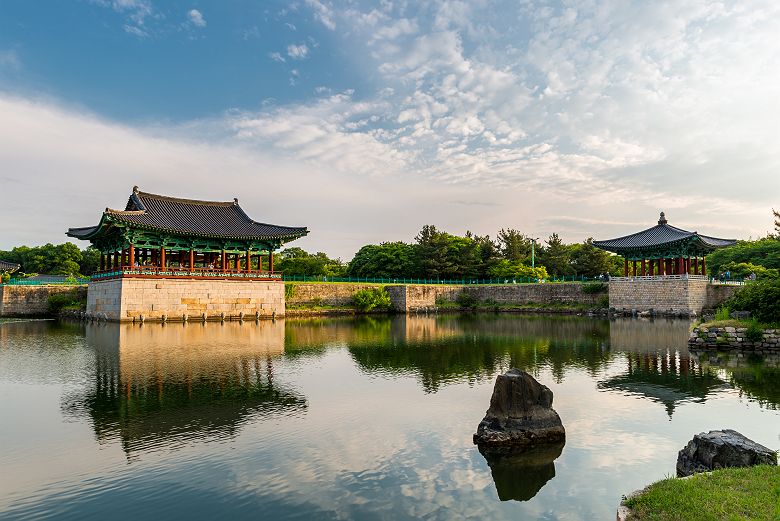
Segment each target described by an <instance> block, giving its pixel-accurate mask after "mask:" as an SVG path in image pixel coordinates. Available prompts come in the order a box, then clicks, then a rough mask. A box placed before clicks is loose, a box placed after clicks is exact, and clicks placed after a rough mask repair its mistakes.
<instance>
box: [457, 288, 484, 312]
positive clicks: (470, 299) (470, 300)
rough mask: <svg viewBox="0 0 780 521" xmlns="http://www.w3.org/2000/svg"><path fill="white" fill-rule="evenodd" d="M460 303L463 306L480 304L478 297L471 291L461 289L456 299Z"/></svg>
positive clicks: (472, 306) (473, 306) (469, 306)
mask: <svg viewBox="0 0 780 521" xmlns="http://www.w3.org/2000/svg"><path fill="white" fill-rule="evenodd" d="M455 301H456V302H457V303H458V305H459V306H460V307H462V308H472V309H473V308H475V307H477V304H479V300H478V299H477V297H475V296H474V295H472V294H471V293H469V292H468V291H461V292H460V293H458V297H457V298H456V299H455Z"/></svg>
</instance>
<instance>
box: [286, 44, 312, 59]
mask: <svg viewBox="0 0 780 521" xmlns="http://www.w3.org/2000/svg"><path fill="white" fill-rule="evenodd" d="M308 55H309V48H308V47H307V46H306V44H305V43H302V44H300V45H295V44H291V45H288V46H287V56H289V57H290V58H292V59H293V60H303V59H305V58H306V57H307V56H308Z"/></svg>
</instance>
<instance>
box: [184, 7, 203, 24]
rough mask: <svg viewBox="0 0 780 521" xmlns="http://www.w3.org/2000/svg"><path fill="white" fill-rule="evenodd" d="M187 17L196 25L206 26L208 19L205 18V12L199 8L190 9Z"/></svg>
mask: <svg viewBox="0 0 780 521" xmlns="http://www.w3.org/2000/svg"><path fill="white" fill-rule="evenodd" d="M187 19H188V20H189V22H190V23H191V24H192V25H194V26H195V27H206V19H205V18H203V14H202V13H201V12H200V11H198V10H197V9H190V11H189V12H188V13H187Z"/></svg>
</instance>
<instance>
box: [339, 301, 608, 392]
mask: <svg viewBox="0 0 780 521" xmlns="http://www.w3.org/2000/svg"><path fill="white" fill-rule="evenodd" d="M385 328H386V325H385V324H381V325H380V326H379V327H378V328H377V336H375V337H372V336H370V335H367V334H366V332H365V331H363V332H362V334H361V336H360V338H348V339H345V340H344V341H345V343H346V344H347V345H348V347H349V351H350V354H351V355H352V357H353V359H354V360H355V362H356V363H357V364H358V366H359V367H360V368H361V369H363V370H364V371H366V372H368V373H390V374H414V375H417V376H418V378H419V379H420V382H421V385H422V387H423V389H424V390H425V392H427V393H435V392H437V391H438V390H439V388H440V387H441V386H442V385H446V384H450V383H456V382H459V381H464V380H466V381H469V382H475V381H485V380H489V379H492V377H493V375H495V374H496V372H498V371H505V370H506V369H508V368H510V367H518V368H521V369H524V370H526V371H529V372H531V373H533V372H534V371H538V370H539V369H540V368H541V367H546V366H549V367H550V370H551V371H552V373H553V376H554V378H555V379H556V381H558V382H560V381H561V380H562V379H563V378H564V374H565V370H566V369H567V368H569V369H574V368H586V369H588V370H589V371H590V372H596V371H598V370H599V369H600V368H602V367H603V366H604V365H605V364H606V363H607V361H608V360H609V358H610V351H609V347H608V342H607V340H608V335H609V329H608V328H609V323H608V322H607V321H606V320H588V321H583V320H581V319H577V318H574V317H555V318H548V317H517V316H515V317H506V316H499V315H479V316H474V315H465V316H464V315H445V316H440V317H429V316H402V317H396V318H395V319H393V321H392V323H391V327H390V328H389V332H388V331H386V329H385ZM383 334H384V335H388V334H389V336H390V338H389V339H383V338H382V336H381V335H383ZM388 340H389V341H388Z"/></svg>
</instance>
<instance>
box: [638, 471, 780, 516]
mask: <svg viewBox="0 0 780 521" xmlns="http://www.w3.org/2000/svg"><path fill="white" fill-rule="evenodd" d="M626 506H628V507H629V508H631V509H632V510H633V511H634V514H633V515H632V516H631V517H630V518H629V519H636V520H653V521H686V520H696V521H709V520H712V521H716V520H724V519H727V520H732V519H734V520H770V521H772V520H773V521H778V520H780V467H776V466H768V465H761V466H757V467H749V468H729V469H720V470H716V471H714V472H712V473H711V474H697V475H695V476H693V477H691V478H688V479H678V478H669V479H664V480H661V481H658V482H656V483H653V484H652V485H650V486H649V487H648V488H646V489H645V490H644V491H643V492H642V493H641V494H639V495H637V496H635V497H632V498H630V499H628V500H627V501H626Z"/></svg>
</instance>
